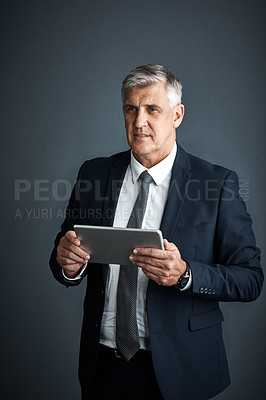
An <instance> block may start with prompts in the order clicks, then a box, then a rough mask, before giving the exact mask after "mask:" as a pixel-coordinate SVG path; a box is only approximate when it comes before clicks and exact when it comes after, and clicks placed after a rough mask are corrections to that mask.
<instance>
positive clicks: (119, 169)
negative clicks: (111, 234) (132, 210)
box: [102, 150, 130, 226]
mask: <svg viewBox="0 0 266 400" xmlns="http://www.w3.org/2000/svg"><path fill="white" fill-rule="evenodd" d="M129 162H130V150H129V151H127V152H125V153H123V154H122V156H121V158H119V159H118V160H116V161H114V162H113V164H112V167H111V169H110V172H109V176H108V180H107V184H106V191H105V201H104V206H103V218H102V225H103V226H113V222H114V216H115V210H116V206H117V201H118V197H119V193H120V190H121V187H122V184H123V180H124V176H125V173H126V170H127V167H128V164H129Z"/></svg>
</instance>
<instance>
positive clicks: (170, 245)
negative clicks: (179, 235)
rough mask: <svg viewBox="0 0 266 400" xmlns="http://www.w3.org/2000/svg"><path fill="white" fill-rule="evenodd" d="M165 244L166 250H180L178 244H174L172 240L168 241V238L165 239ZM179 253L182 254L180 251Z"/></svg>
mask: <svg viewBox="0 0 266 400" xmlns="http://www.w3.org/2000/svg"><path fill="white" fill-rule="evenodd" d="M163 244H164V250H170V251H171V250H175V251H176V250H177V251H178V253H179V250H178V248H177V247H176V245H175V244H174V243H171V242H168V240H167V239H164V240H163ZM179 255H180V253H179Z"/></svg>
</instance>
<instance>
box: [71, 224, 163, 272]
mask: <svg viewBox="0 0 266 400" xmlns="http://www.w3.org/2000/svg"><path fill="white" fill-rule="evenodd" d="M74 229H75V232H76V235H77V237H78V238H79V240H80V242H81V244H80V246H81V248H83V249H84V250H86V251H87V252H89V253H90V255H91V258H90V260H89V263H99V264H123V265H132V264H131V261H130V260H129V256H130V254H132V251H133V249H134V248H136V247H153V248H158V249H164V246H163V236H162V232H161V231H160V230H159V229H157V230H156V229H137V228H119V227H109V226H95V225H74ZM122 243H123V245H122Z"/></svg>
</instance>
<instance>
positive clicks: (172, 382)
mask: <svg viewBox="0 0 266 400" xmlns="http://www.w3.org/2000/svg"><path fill="white" fill-rule="evenodd" d="M181 95H182V86H181V83H180V81H179V80H178V79H177V78H176V77H175V76H174V75H173V74H172V73H171V72H170V71H169V70H167V69H166V68H165V67H162V66H159V65H146V66H141V67H138V68H136V69H135V70H133V71H131V73H130V74H129V75H128V76H127V77H126V78H125V80H124V82H123V86H122V97H123V112H124V119H125V128H126V133H127V140H128V144H129V147H130V148H131V151H130V150H129V151H126V152H123V153H119V154H115V155H113V156H111V157H108V158H98V159H94V160H91V161H87V162H85V163H84V164H83V165H82V167H81V169H80V171H79V175H78V179H77V183H76V185H75V188H74V190H73V192H72V195H71V198H70V202H69V206H68V210H67V216H66V219H65V221H64V223H63V225H62V228H61V232H60V233H59V234H58V236H57V238H56V240H55V248H54V250H53V253H52V256H51V260H50V265H51V268H52V271H53V274H54V276H55V278H56V279H57V280H59V281H60V282H61V283H63V284H64V285H66V286H70V285H77V284H79V283H80V282H81V280H82V279H83V278H84V277H85V276H86V277H87V291H86V296H85V301H84V320H83V327H82V335H81V347H80V364H79V379H80V383H81V388H82V398H83V399H84V400H85V399H166V400H178V399H180V400H193V399H195V400H200V399H209V398H211V397H213V396H215V395H216V394H217V393H219V392H221V391H222V390H224V389H225V388H226V387H227V386H228V385H229V383H230V379H229V373H228V366H227V361H226V355H225V349H224V344H223V339H222V328H221V323H222V321H223V316H222V313H221V310H220V308H219V301H245V302H246V301H253V300H255V299H256V298H257V297H258V295H259V293H260V291H261V288H262V283H263V273H262V269H261V266H260V252H259V250H258V248H257V247H256V245H255V239H254V234H253V231H252V228H251V219H250V217H249V215H248V214H247V211H246V207H245V204H244V202H243V201H242V199H241V198H240V197H239V195H238V180H237V176H236V174H235V173H234V172H232V171H230V170H228V169H225V168H223V167H220V166H216V165H212V164H210V163H208V162H206V161H204V160H201V159H199V158H197V157H195V156H192V155H191V154H188V153H186V152H185V151H184V150H183V149H182V148H181V146H180V145H177V144H176V128H177V127H178V126H179V125H180V124H181V122H182V119H183V116H184V106H183V105H182V104H181ZM144 171H148V175H149V178H148V179H149V183H147V182H146V181H145V180H144V182H143V181H142V182H141V183H140V182H139V180H138V179H142V178H141V176H142V173H143V172H144ZM145 174H147V172H145ZM150 177H151V178H150ZM118 182H121V185H118ZM144 184H147V185H146V186H145V187H146V189H145V190H146V200H145V205H143V207H140V208H143V209H144V211H145V213H144V217H143V221H142V225H141V226H142V228H148V229H158V228H160V229H161V230H162V232H163V236H164V238H165V239H164V250H159V249H150V248H137V249H135V250H134V251H133V253H132V254H131V255H129V260H130V261H129V264H130V265H129V267H127V268H126V266H119V265H99V264H98V265H97V264H93V263H89V262H88V261H89V259H90V255H89V254H88V253H86V252H85V251H84V250H83V249H82V248H81V247H80V241H79V240H78V238H77V237H76V235H75V232H74V230H73V225H74V224H75V223H80V224H88V225H103V226H120V227H126V226H131V225H130V222H129V221H131V216H130V214H131V212H132V214H134V209H135V207H136V205H135V206H134V204H137V202H138V201H139V197H138V192H139V190H144V189H143V188H144ZM147 187H148V189H147ZM132 210H133V211H132ZM127 224H129V225H127ZM118 245H119V246H123V243H119V244H118ZM134 271H137V275H136V276H137V277H136V278H132V277H130V278H129V274H134V273H135V272H134ZM131 279H136V280H137V289H136V295H135V292H134V290H135V289H134V288H133V286H134V285H133V284H132V283H131V282H133V281H132V280H131ZM125 282H126V283H125ZM128 282H129V283H128ZM123 284H124V285H128V286H127V290H131V292H130V293H131V294H130V296H127V295H126V294H125V292H123V289H122V287H123ZM132 288H133V289H132ZM134 296H136V299H135V297H134ZM123 299H125V300H124V307H125V309H126V317H125V314H124V315H123V317H121V315H122V314H121V307H122V306H121V303H123ZM128 303H131V304H130V306H129V307H133V308H130V309H128V308H127V307H128ZM132 303H135V304H134V305H132ZM134 307H135V308H134ZM132 309H133V310H135V311H133V313H132V315H131V312H132ZM127 310H130V311H127ZM127 312H128V314H127ZM129 315H130V317H129ZM132 319H133V320H134V324H135V325H134V324H132ZM131 326H134V328H131ZM129 327H130V329H129ZM133 331H134V335H135V336H134V335H133V334H132V332H133ZM136 331H137V333H136ZM131 336H132V337H131ZM133 336H134V337H133ZM127 339H128V340H129V341H130V343H129V345H128V348H127V350H128V351H129V353H130V354H129V355H128V353H127V352H125V353H124V347H125V342H126V341H127ZM133 343H134V345H133ZM131 344H132V345H131ZM123 346H124V347H123ZM130 347H132V348H130ZM125 354H126V355H125Z"/></svg>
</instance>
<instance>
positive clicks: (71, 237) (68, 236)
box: [64, 231, 80, 246]
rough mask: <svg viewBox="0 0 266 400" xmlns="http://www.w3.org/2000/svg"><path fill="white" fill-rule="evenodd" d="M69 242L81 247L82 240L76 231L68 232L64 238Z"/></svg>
mask: <svg viewBox="0 0 266 400" xmlns="http://www.w3.org/2000/svg"><path fill="white" fill-rule="evenodd" d="M64 237H65V238H66V239H67V240H68V241H69V242H71V243H74V244H75V245H76V246H79V245H80V240H79V239H78V237H77V235H76V232H75V231H67V233H66V234H65V236H64Z"/></svg>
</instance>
